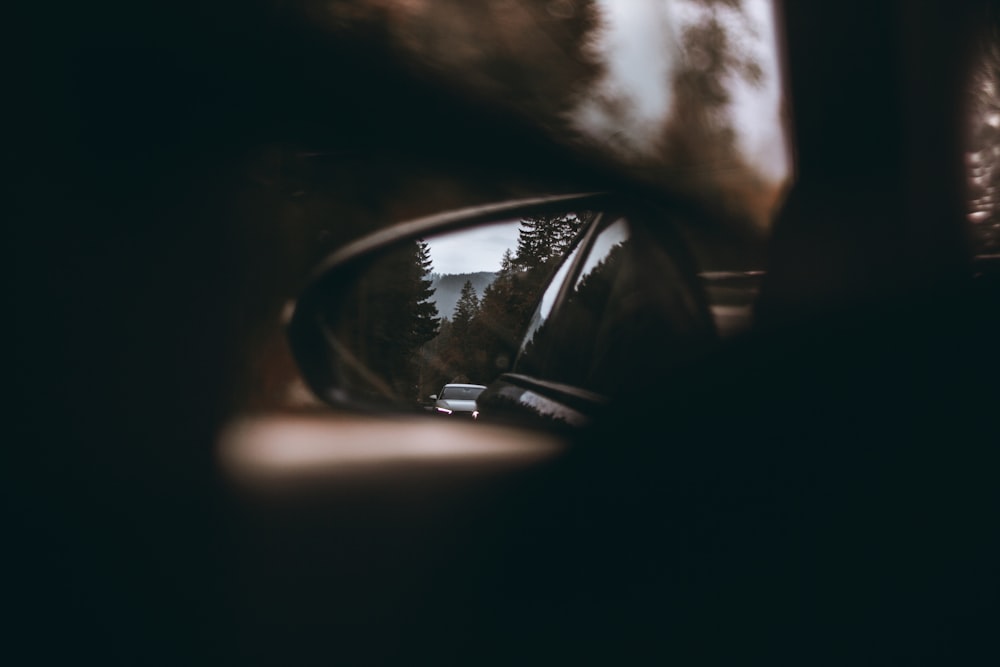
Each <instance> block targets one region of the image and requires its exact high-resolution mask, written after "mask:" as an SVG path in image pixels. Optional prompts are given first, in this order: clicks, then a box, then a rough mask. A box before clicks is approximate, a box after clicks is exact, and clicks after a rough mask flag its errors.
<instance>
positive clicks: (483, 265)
mask: <svg viewBox="0 0 1000 667" xmlns="http://www.w3.org/2000/svg"><path fill="white" fill-rule="evenodd" d="M519 226H520V223H519V222H518V221H516V220H515V221H513V222H503V223H498V224H495V225H489V226H487V227H477V228H476V229H471V230H465V231H460V232H452V233H451V234H445V235H444V236H439V237H436V238H434V237H432V238H428V239H426V241H427V245H428V246H429V247H430V252H431V262H433V264H434V266H433V267H432V269H431V270H432V271H433V272H435V273H442V274H444V273H476V272H479V271H499V270H500V260H501V258H502V257H503V253H504V251H505V250H507V249H509V250H510V251H511V252H512V253H513V252H514V251H515V250H517V229H518V227H519Z"/></svg>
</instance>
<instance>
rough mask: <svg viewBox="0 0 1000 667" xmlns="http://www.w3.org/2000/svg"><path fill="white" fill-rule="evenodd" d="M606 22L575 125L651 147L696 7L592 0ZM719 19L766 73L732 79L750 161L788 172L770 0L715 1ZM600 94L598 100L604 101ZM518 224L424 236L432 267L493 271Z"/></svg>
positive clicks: (684, 0)
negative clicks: (600, 66)
mask: <svg viewBox="0 0 1000 667" xmlns="http://www.w3.org/2000/svg"><path fill="white" fill-rule="evenodd" d="M597 4H598V6H599V7H600V9H601V11H602V14H603V17H604V28H603V29H602V30H600V31H599V33H598V34H597V39H596V41H595V42H594V43H593V44H592V45H591V49H592V51H593V53H594V54H595V55H596V56H597V57H598V58H600V59H601V60H602V61H603V62H604V63H605V65H606V72H607V75H606V76H605V77H604V78H603V79H601V80H599V81H598V82H597V83H596V84H595V86H596V87H595V89H594V90H592V91H591V92H590V94H588V95H584V96H582V98H581V99H583V100H584V101H583V102H582V103H581V104H580V105H579V106H578V107H577V108H576V109H574V111H573V112H572V114H571V116H572V122H573V124H574V125H575V126H576V127H577V129H579V130H581V131H583V132H585V133H589V134H591V135H592V136H594V137H596V138H598V139H599V140H601V141H606V140H607V139H608V138H609V137H612V136H613V137H614V138H615V141H614V142H611V143H616V144H619V145H623V146H625V147H627V148H629V149H631V150H637V151H642V150H644V149H645V148H644V147H653V146H655V144H656V137H657V136H658V135H659V132H660V131H661V130H662V126H663V123H664V120H665V118H667V117H668V116H669V114H670V109H671V104H672V98H673V93H672V91H671V88H670V82H671V80H672V77H671V73H672V71H673V68H674V67H675V65H676V62H675V60H676V58H677V48H678V45H679V43H680V42H679V40H680V33H681V31H682V30H683V28H684V26H685V25H687V24H688V23H690V22H691V21H694V20H697V18H698V16H699V12H700V11H704V10H703V9H700V8H699V6H698V5H696V4H694V3H693V2H691V0H597ZM718 11H719V16H720V19H721V20H722V21H723V22H724V24H725V25H726V26H727V27H728V28H729V29H730V31H731V33H732V35H733V41H734V42H738V43H740V45H741V47H742V48H743V49H745V50H746V51H747V52H748V54H749V55H751V56H752V57H753V58H754V59H755V60H756V61H757V62H758V63H759V64H760V66H761V69H762V70H763V72H764V80H763V82H762V83H761V85H759V86H750V85H748V84H746V83H745V82H743V81H741V80H733V81H731V82H730V83H731V91H732V99H733V103H732V107H731V110H732V118H733V124H734V127H735V129H736V131H737V135H738V138H739V144H740V147H741V148H742V151H743V153H744V155H745V156H746V159H747V160H748V162H749V163H750V164H752V165H754V166H755V167H757V169H759V170H760V172H761V173H762V174H763V175H765V176H766V177H768V178H770V179H771V180H772V181H774V182H775V183H778V182H781V181H782V180H783V179H785V178H786V177H787V174H788V169H789V164H788V152H787V150H786V137H785V132H784V128H783V126H782V121H781V112H780V105H781V80H780V76H779V69H778V49H777V42H776V36H775V31H774V27H775V26H774V15H773V8H772V4H771V0H743V14H742V15H741V14H739V13H737V12H733V11H731V10H728V9H725V8H720V9H719V10H718ZM602 100H603V102H602ZM609 100H611V101H614V100H617V101H621V102H623V103H624V105H623V106H622V107H619V109H620V108H625V109H627V110H628V111H627V113H628V118H627V122H625V123H622V122H621V117H620V116H617V115H615V113H614V105H613V104H612V105H610V106H609V105H607V104H605V103H606V102H608V101H609ZM516 239H517V224H516V223H513V224H511V225H508V226H507V229H506V230H505V231H504V232H499V231H498V230H493V229H483V230H477V231H472V232H466V233H464V234H462V235H453V236H449V237H447V238H443V239H439V240H433V239H428V241H429V243H430V245H431V253H432V260H433V261H434V271H436V272H438V273H471V272H475V271H496V270H497V269H498V268H499V266H500V258H501V256H502V255H503V251H504V250H505V249H507V248H510V249H511V250H513V249H514V248H516V245H517V240H516Z"/></svg>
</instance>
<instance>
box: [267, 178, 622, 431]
mask: <svg viewBox="0 0 1000 667" xmlns="http://www.w3.org/2000/svg"><path fill="white" fill-rule="evenodd" d="M609 199H610V195H606V194H602V193H591V194H581V195H559V196H550V197H541V198H535V199H528V200H519V201H514V202H507V203H503V204H499V205H491V206H483V207H475V208H470V209H463V210H459V211H451V212H448V213H445V214H441V215H436V216H430V217H427V218H421V219H418V220H413V221H409V222H405V223H400V224H397V225H393V226H391V227H388V228H386V229H383V230H381V231H378V232H375V233H373V234H371V235H369V236H367V237H364V238H362V239H360V240H358V241H356V242H354V243H352V244H350V245H347V246H345V247H343V248H341V249H340V250H338V251H336V252H334V253H333V254H331V255H330V256H328V257H327V258H326V259H325V261H324V262H322V264H321V265H320V266H319V268H318V269H317V270H316V271H315V273H314V275H313V277H312V280H311V281H310V282H309V284H308V285H307V287H306V289H305V290H304V291H303V293H302V294H301V295H300V297H299V298H298V299H297V301H296V303H295V308H294V312H293V314H292V317H291V319H290V321H289V324H288V327H287V334H288V339H289V343H290V346H291V350H292V353H293V355H294V357H295V360H296V362H297V364H298V366H299V369H300V372H301V374H302V376H303V378H304V380H305V382H306V383H307V385H308V386H309V388H310V389H311V390H312V391H313V393H315V394H316V395H317V396H318V397H319V398H320V399H322V400H323V401H324V402H326V403H328V404H330V405H333V406H338V407H350V408H362V409H372V408H375V409H391V410H400V409H405V410H420V411H426V409H425V406H423V400H422V399H421V397H422V396H429V397H430V399H431V400H432V401H436V400H437V397H438V396H437V394H430V393H429V392H430V391H432V390H434V389H436V388H439V387H441V386H443V385H444V384H447V383H451V382H471V383H475V384H488V383H490V382H492V381H493V380H494V379H495V378H496V377H497V376H499V375H500V374H501V373H503V372H505V371H507V370H508V369H509V368H510V366H511V364H512V362H513V361H514V356H515V355H516V354H517V352H518V348H519V345H520V343H521V337H522V335H523V333H524V331H525V329H526V327H527V325H528V319H529V318H530V317H531V315H532V313H533V311H534V308H535V306H536V304H537V302H538V299H539V298H540V295H541V292H542V291H543V290H544V288H545V285H546V284H547V282H548V280H549V278H550V277H551V276H552V274H553V273H554V272H555V268H556V267H557V266H558V264H559V262H560V261H561V259H562V258H563V257H564V256H565V255H566V254H567V253H568V251H569V250H570V248H571V247H572V246H573V245H574V244H575V243H576V242H577V240H578V238H579V237H580V236H581V235H582V232H583V230H584V229H585V228H586V227H587V226H588V225H590V224H592V223H593V221H594V220H595V219H596V218H597V217H598V216H599V211H600V210H602V209H603V207H605V206H606V205H607V204H608V202H609Z"/></svg>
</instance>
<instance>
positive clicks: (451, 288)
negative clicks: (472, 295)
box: [430, 271, 497, 319]
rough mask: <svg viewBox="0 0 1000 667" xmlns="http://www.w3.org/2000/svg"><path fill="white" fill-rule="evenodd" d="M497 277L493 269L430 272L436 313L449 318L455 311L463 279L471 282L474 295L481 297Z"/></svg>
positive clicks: (432, 298)
mask: <svg viewBox="0 0 1000 667" xmlns="http://www.w3.org/2000/svg"><path fill="white" fill-rule="evenodd" d="M496 277H497V274H496V272H493V271H479V272H476V273H445V274H440V273H432V274H431V287H432V288H434V295H433V296H432V297H431V299H430V300H431V301H433V302H434V305H436V306H437V309H438V315H440V316H441V317H447V318H448V319H451V316H452V315H453V314H454V313H455V304H457V303H458V297H459V295H460V294H461V293H462V286H463V285H465V281H467V280H468V281H469V282H471V283H472V287H473V288H475V290H476V296H478V297H479V298H480V299H482V298H483V292H484V291H485V290H486V288H487V287H489V285H490V283H492V282H493V281H494V280H495V279H496Z"/></svg>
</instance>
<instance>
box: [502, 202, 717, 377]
mask: <svg viewBox="0 0 1000 667" xmlns="http://www.w3.org/2000/svg"><path fill="white" fill-rule="evenodd" d="M644 245H650V244H649V243H644V242H643V240H641V239H637V238H636V237H635V236H634V235H633V232H632V229H631V227H630V225H629V224H628V222H627V221H626V220H625V219H624V218H618V219H613V220H612V221H611V222H610V223H609V224H608V225H607V226H606V227H604V228H603V229H602V230H601V231H600V232H599V233H598V234H597V236H596V237H595V239H594V242H593V243H592V244H591V247H590V249H589V251H588V255H587V257H586V258H585V259H584V260H583V264H582V268H581V269H580V272H579V274H578V275H577V276H576V277H575V278H574V279H573V286H572V288H571V289H570V290H569V292H568V293H567V296H566V298H565V300H564V301H563V302H562V303H560V304H557V306H556V308H555V309H554V310H553V312H552V313H551V314H550V316H549V317H548V318H541V317H539V320H540V323H539V325H538V326H537V328H536V329H534V330H533V331H532V332H530V333H529V335H528V336H526V338H525V341H524V343H523V344H522V348H521V354H520V356H519V357H518V360H517V362H516V365H515V372H517V373H519V374H523V375H528V376H532V377H535V378H538V379H543V380H547V381H552V382H558V383H562V384H566V385H571V386H575V387H579V388H581V389H586V390H589V391H592V392H597V393H600V394H604V395H614V394H616V393H617V392H618V391H619V390H620V389H621V388H622V387H623V386H625V384H627V383H628V382H629V381H631V380H634V379H635V378H637V377H642V376H644V374H646V373H649V372H659V370H661V369H664V368H667V367H668V366H669V365H670V364H671V363H673V361H675V360H676V358H677V356H678V354H682V353H683V352H684V351H685V350H687V349H688V346H687V343H686V341H682V340H681V339H682V338H687V337H688V336H689V334H691V333H692V332H704V327H703V326H699V324H698V322H696V320H698V319H699V318H698V315H697V313H696V312H695V309H693V308H692V306H691V303H690V299H689V298H688V294H687V292H688V286H687V285H686V284H685V283H684V281H682V280H681V279H680V277H679V276H680V272H679V270H678V269H677V267H676V266H674V263H673V260H672V259H671V258H670V257H669V255H668V254H666V253H659V252H652V251H650V250H648V249H645V250H644V249H643V246H644ZM651 285H656V287H655V288H653V287H651Z"/></svg>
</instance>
